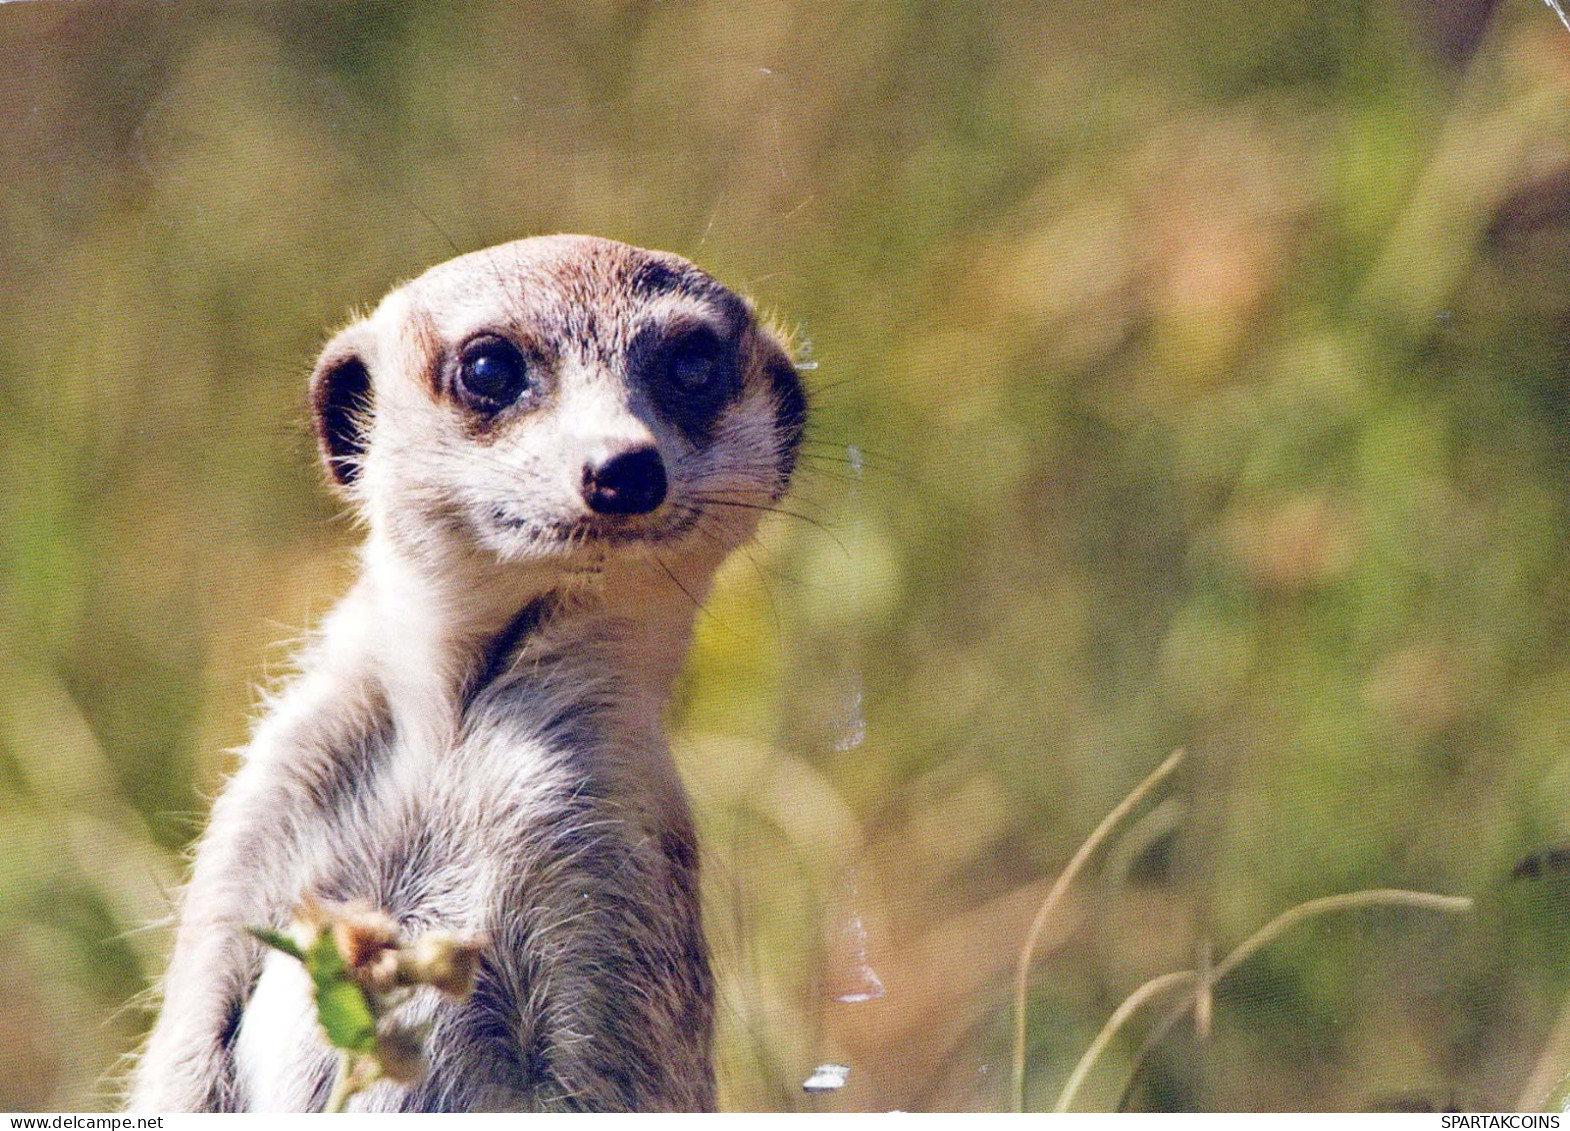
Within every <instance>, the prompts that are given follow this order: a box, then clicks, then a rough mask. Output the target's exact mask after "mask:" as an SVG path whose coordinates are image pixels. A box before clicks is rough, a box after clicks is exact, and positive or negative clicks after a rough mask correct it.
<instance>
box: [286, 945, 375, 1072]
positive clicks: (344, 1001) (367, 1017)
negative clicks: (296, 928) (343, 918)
mask: <svg viewBox="0 0 1570 1131" xmlns="http://www.w3.org/2000/svg"><path fill="white" fill-rule="evenodd" d="M303 961H304V962H305V969H306V972H307V973H309V974H310V976H311V981H312V983H313V984H314V985H315V986H316V1017H317V1020H318V1021H320V1022H321V1025H322V1031H323V1032H325V1033H326V1034H327V1041H328V1043H329V1044H331V1045H332V1046H333V1047H334V1048H340V1049H347V1050H349V1051H350V1052H359V1053H368V1052H372V1051H374V1050H375V1048H376V1015H375V1014H374V1013H373V1012H372V1011H371V1003H370V1002H369V1001H368V1000H367V999H366V996H365V991H364V990H363V989H361V988H360V986H359V984H358V983H357V982H355V981H354V980H353V979H352V978H351V977H350V976H349V968H348V967H347V966H346V965H345V964H344V960H343V956H342V955H340V954H339V953H338V948H337V946H336V945H334V943H333V938H332V932H330V931H323V932H322V934H321V937H319V938H318V939H317V940H316V944H315V945H314V946H312V947H311V949H310V952H309V953H308V954H306V955H305V957H304V959H303Z"/></svg>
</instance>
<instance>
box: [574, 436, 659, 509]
mask: <svg viewBox="0 0 1570 1131" xmlns="http://www.w3.org/2000/svg"><path fill="white" fill-rule="evenodd" d="M666 486H667V482H666V477H665V461H664V460H662V459H661V458H660V453H659V450H658V449H657V448H652V447H643V448H633V449H631V450H630V451H625V452H618V453H617V454H616V455H614V456H611V457H610V458H609V459H606V460H602V461H594V460H591V461H590V462H588V463H586V464H584V465H583V501H584V502H586V503H588V504H589V509H590V510H592V511H593V512H594V513H595V514H606V515H611V514H629V515H630V514H649V513H650V512H651V511H654V510H656V509H658V508H659V505H660V504H661V503H663V502H664V501H665V489H666Z"/></svg>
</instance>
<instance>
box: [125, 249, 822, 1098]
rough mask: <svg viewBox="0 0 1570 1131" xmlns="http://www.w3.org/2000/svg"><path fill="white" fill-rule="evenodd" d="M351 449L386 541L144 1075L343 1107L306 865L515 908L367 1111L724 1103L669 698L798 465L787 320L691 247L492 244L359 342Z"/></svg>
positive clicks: (348, 359)
mask: <svg viewBox="0 0 1570 1131" xmlns="http://www.w3.org/2000/svg"><path fill="white" fill-rule="evenodd" d="M310 398H311V405H312V412H313V416H314V421H315V430H316V435H317V438H318V440H319V446H320V449H321V455H322V458H323V460H324V461H325V463H326V467H327V469H328V473H329V475H330V478H331V479H332V480H333V482H334V483H335V484H336V486H337V488H338V489H339V490H341V492H342V493H343V494H345V495H346V496H347V498H348V499H349V500H350V501H351V503H352V505H353V507H354V510H355V511H356V512H357V514H358V515H359V516H360V517H361V518H362V519H363V523H364V527H365V529H366V532H367V536H366V539H365V543H364V546H363V548H362V550H361V555H360V561H361V572H360V575H359V578H358V580H357V582H356V583H355V584H354V585H353V587H352V589H351V590H350V592H349V593H348V595H347V596H346V597H345V598H344V599H343V601H342V602H341V603H340V604H339V605H338V606H337V607H336V608H335V609H334V610H333V611H332V613H331V614H330V615H329V616H328V617H327V618H326V620H325V622H324V624H323V625H322V627H321V629H320V632H319V635H318V637H317V638H316V639H315V640H314V642H313V643H312V644H311V645H310V646H309V647H308V649H307V650H306V652H305V654H304V656H303V657H302V661H301V663H300V670H299V674H298V675H297V677H296V678H294V679H293V680H292V681H291V682H290V683H289V684H288V685H287V686H286V687H285V688H284V690H283V691H282V692H281V693H280V694H278V695H277V696H276V697H275V698H273V699H272V700H271V701H270V702H269V703H268V705H267V708H266V711H265V713H264V714H263V716H262V717H261V720H260V722H259V724H258V725H257V726H256V728H255V731H254V734H253V737H252V739H251V741H250V743H249V745H248V747H247V748H246V749H245V751H244V753H243V759H242V762H241V765H240V768H239V769H238V770H237V772H236V773H235V774H234V776H233V777H232V779H231V780H230V781H229V782H228V784H227V786H226V788H225V789H224V790H223V792H222V793H221V795H220V796H219V797H218V799H217V801H216V803H215V804H214V806H213V809H212V816H211V819H210V821H209V823H208V825H207V828H206V831H205V833H204V834H203V836H202V837H201V839H200V842H199V847H198V850H197V852H196V855H195V861H194V865H193V868H192V876H191V879H190V882H189V885H188V886H187V888H186V889H185V892H184V895H183V898H182V901H181V910H180V916H179V927H178V931H177V935H176V940H175V945H174V951H173V955H172V958H171V961H170V965H169V968H168V972H167V974H166V976H165V979H164V982H163V988H162V998H163V1003H162V1008H161V1012H160V1016H159V1018H158V1021H157V1023H156V1025H155V1026H154V1029H153V1031H152V1034H151V1037H150V1039H149V1041H148V1044H147V1046H146V1050H145V1052H144V1053H143V1055H142V1056H141V1058H140V1061H139V1064H138V1065H137V1067H136V1068H135V1070H134V1074H133V1078H132V1083H131V1092H130V1097H129V1101H130V1106H131V1107H132V1108H134V1109H146V1110H161V1111H176V1110H317V1109H320V1107H321V1105H322V1104H323V1102H324V1100H325V1097H326V1093H327V1090H328V1087H329V1083H330V1077H331V1074H332V1069H333V1055H332V1051H331V1050H330V1049H329V1048H328V1047H327V1046H326V1045H325V1043H324V1041H323V1040H322V1038H321V1037H320V1035H319V1033H318V1031H317V1027H316V1023H315V1017H314V1012H313V1009H312V1005H311V1001H310V996H309V992H308V985H307V983H306V981H305V975H304V973H303V971H302V970H301V968H300V967H299V966H298V965H297V964H296V963H294V962H293V961H292V960H290V959H288V958H287V957H286V956H284V955H281V954H276V953H267V954H264V948H263V947H262V946H261V945H260V944H259V943H257V942H256V941H255V940H254V939H252V938H251V937H250V936H249V935H248V934H247V933H246V931H245V929H244V928H245V927H246V926H248V925H262V926H272V927H274V928H281V927H283V926H284V925H286V924H287V922H288V920H289V917H290V914H291V911H292V909H293V908H295V906H296V905H297V904H298V903H299V901H300V900H301V898H302V897H303V896H304V897H314V898H317V899H321V900H326V901H334V902H351V901H357V902H361V903H365V904H369V905H371V906H373V907H377V908H381V909H384V910H385V911H387V912H388V913H389V914H390V915H392V916H393V917H394V918H395V919H396V920H397V921H398V922H399V923H400V924H401V925H402V926H403V927H404V928H405V929H406V930H410V931H417V930H424V929H428V928H432V927H443V928H450V929H454V930H460V931H465V932H471V933H473V934H475V935H477V936H482V937H483V938H484V939H486V940H487V943H486V948H485V951H484V953H483V956H482V959H481V964H480V971H479V976H478V981H477V984H476V988H475V992H474V993H473V995H472V996H471V997H469V998H468V1000H466V1001H464V1002H461V1003H456V1002H450V1001H445V1000H442V999H439V997H438V995H436V994H435V993H434V991H430V990H422V991H419V992H418V993H417V994H416V995H415V996H414V997H413V998H412V999H411V1000H410V1001H408V1002H407V1003H406V1004H405V1005H403V1006H401V1007H400V1008H401V1009H402V1010H403V1011H404V1013H405V1015H406V1016H405V1019H406V1020H408V1021H409V1022H411V1023H416V1024H426V1025H428V1026H429V1037H428V1040H427V1054H428V1057H429V1060H430V1070H429V1073H428V1075H427V1076H426V1077H425V1079H424V1081H423V1082H422V1083H420V1084H417V1085H415V1086H413V1087H409V1088H401V1087H398V1086H395V1085H392V1084H389V1083H379V1084H376V1085H375V1086H373V1087H372V1088H370V1089H369V1090H367V1091H366V1092H363V1093H361V1094H360V1095H358V1096H357V1097H356V1098H355V1100H354V1101H353V1106H354V1109H355V1110H496V1109H512V1110H516V1109H523V1110H553V1109H569V1110H587V1109H592V1110H628V1109H633V1110H651V1109H652V1110H706V1109H711V1108H712V1107H713V1106H714V1102H715V1096H714V1075H713V1068H712V1065H711V1062H710V1034H711V1028H712V1024H711V1022H712V1013H713V989H712V980H711V974H710V968H709V959H708V951H707V947H706V944H705V941H704V934H703V927H702V923H701V921H700V917H699V906H698V889H697V884H698V858H697V852H696V847H695V843H694V834H693V825H692V819H691V816H690V814H689V810H688V804H687V800H686V797H685V794H684V792H683V789H682V786H681V783H680V782H679V781H678V779H677V775H676V771H675V767H674V764H673V762H672V759H671V756H670V752H669V748H668V746H667V743H666V740H665V737H664V733H663V725H662V724H663V720H662V715H663V713H664V711H665V709H666V705H667V701H668V698H669V694H670V689H671V684H672V681H673V679H674V678H675V677H676V675H677V673H678V669H679V668H680V666H681V664H682V662H683V659H684V656H685V654H686V651H687V647H688V642H689V639H690V636H691V632H692V628H693V623H694V615H695V613H696V611H697V610H698V608H699V604H700V602H701V601H702V600H703V599H704V597H705V595H706V593H707V591H708V589H709V586H710V584H711V580H712V578H713V575H714V572H715V570H716V568H717V567H718V566H719V564H720V562H721V561H722V560H723V559H724V558H725V557H726V556H727V554H728V553H729V552H730V551H731V550H733V549H734V548H735V547H737V546H738V545H740V544H741V543H743V542H745V541H746V540H748V539H749V538H750V537H752V535H753V534H754V532H755V526H756V520H757V519H758V517H759V515H760V513H761V512H763V511H766V510H768V509H769V508H770V507H771V506H772V504H773V503H774V502H775V501H777V500H778V499H779V498H780V497H781V495H782V494H783V493H784V491H785V489H786V487H787V484H788V482H789V480H790V477H791V472H792V469H793V466H794V463H795V460H796V455H797V449H798V446H799V444H800V441H801V435H802V430H803V427H804V424H805V421H806V415H807V405H806V399H805V396H804V393H803V389H802V386H801V383H800V381H799V378H798V375H797V372H796V367H795V365H794V364H793V362H792V358H791V354H790V351H789V348H788V346H787V344H786V343H785V342H784V341H783V340H782V338H781V337H780V336H779V335H778V334H777V333H775V332H774V331H772V330H771V329H770V328H769V327H768V326H767V325H765V323H764V322H763V321H762V320H761V319H760V318H759V316H758V315H757V314H756V313H755V312H754V310H753V308H752V307H751V305H750V304H749V303H748V302H746V301H745V300H743V299H742V298H740V297H738V296H737V295H736V294H734V293H733V292H732V291H730V290H728V289H727V288H725V287H724V286H722V285H721V284H720V283H718V282H717V281H715V280H714V279H713V278H711V277H710V276H709V275H707V274H705V273H704V272H703V271H701V270H699V269H698V268H697V267H695V266H693V265H692V264H691V263H689V262H687V261H686V260H684V259H681V258H679V257H677V256H674V255H670V254H666V253H661V252H653V251H644V250H640V249H637V248H633V247H629V246H627V245H624V244H620V243H615V242H611V241H608V240H603V239H595V238H589V237H583V236H551V237H541V238H535V239H528V240H521V241H518V242H515V243H508V244H503V245H500V246H498V247H494V248H490V249H488V250H485V251H480V252H475V253H471V254H467V255H462V256H460V257H458V258H456V259H453V260H451V261H449V262H447V263H444V264H441V265H439V266H437V267H434V268H432V269H431V270H429V271H428V272H426V273H425V274H424V275H421V276H420V277H418V278H416V279H415V280H413V281H412V282H409V283H406V284H404V285H402V286H400V287H398V288H397V289H395V290H393V291H392V292H391V293H390V294H389V295H388V296H387V297H386V298H385V299H384V300H383V301H382V302H381V303H380V305H379V306H377V308H376V309H375V311H374V312H373V313H372V314H370V316H369V317H366V318H364V319H363V320H361V321H357V322H355V323H353V324H352V325H350V326H349V327H347V328H346V329H344V330H342V331H341V332H340V333H338V334H337V336H336V337H334V338H332V340H331V341H330V342H329V343H328V345H327V346H326V348H325V350H324V351H323V353H322V355H321V357H320V360H319V361H318V362H317V364H316V367H315V370H314V372H313V374H312V376H311V380H310Z"/></svg>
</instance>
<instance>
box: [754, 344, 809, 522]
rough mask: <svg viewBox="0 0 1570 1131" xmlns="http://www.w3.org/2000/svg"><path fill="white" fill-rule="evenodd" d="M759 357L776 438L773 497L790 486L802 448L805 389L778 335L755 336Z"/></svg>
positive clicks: (805, 419) (805, 428) (805, 427)
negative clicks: (776, 486)
mask: <svg viewBox="0 0 1570 1131" xmlns="http://www.w3.org/2000/svg"><path fill="white" fill-rule="evenodd" d="M758 346H759V353H760V357H759V359H758V363H759V365H760V368H761V369H762V371H763V377H764V380H765V381H766V382H767V383H768V387H769V391H770V392H771V393H772V394H773V397H774V414H775V431H776V434H777V435H778V436H779V446H780V476H779V489H778V490H777V491H776V492H775V497H776V498H777V497H778V496H780V495H783V494H784V493H785V488H786V487H788V486H789V485H790V477H791V473H792V472H793V471H795V469H796V455H797V452H798V450H799V449H800V447H801V440H802V435H803V434H804V433H805V432H806V430H807V390H806V389H805V388H804V387H803V386H802V383H801V374H800V372H799V371H798V370H797V368H796V362H795V360H794V359H793V358H792V357H791V354H790V350H789V348H788V347H787V346H786V345H785V344H784V342H783V341H782V340H781V335H779V334H777V333H774V332H772V331H766V332H764V333H761V334H759V335H758Z"/></svg>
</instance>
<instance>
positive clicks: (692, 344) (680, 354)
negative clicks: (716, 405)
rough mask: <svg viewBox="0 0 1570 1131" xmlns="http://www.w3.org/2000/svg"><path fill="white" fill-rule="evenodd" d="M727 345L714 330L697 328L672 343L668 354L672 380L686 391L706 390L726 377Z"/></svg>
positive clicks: (667, 362) (698, 391) (668, 365)
mask: <svg viewBox="0 0 1570 1131" xmlns="http://www.w3.org/2000/svg"><path fill="white" fill-rule="evenodd" d="M727 360H728V359H727V358H726V356H725V347H724V344H723V343H722V342H721V341H720V340H719V338H718V337H717V336H715V333H714V331H713V330H708V329H703V330H694V331H692V332H691V333H689V334H685V335H683V336H682V337H680V338H678V339H677V340H676V341H675V342H673V343H672V344H671V345H670V347H669V349H668V352H667V353H666V367H667V368H666V373H667V374H668V376H669V378H670V380H671V383H672V384H674V385H675V386H676V387H677V388H678V389H681V390H682V391H683V392H686V393H700V394H701V393H703V392H705V391H706V390H708V389H711V388H712V387H714V386H715V385H716V384H720V383H723V382H724V380H725V378H726V376H727V365H726V362H727Z"/></svg>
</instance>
